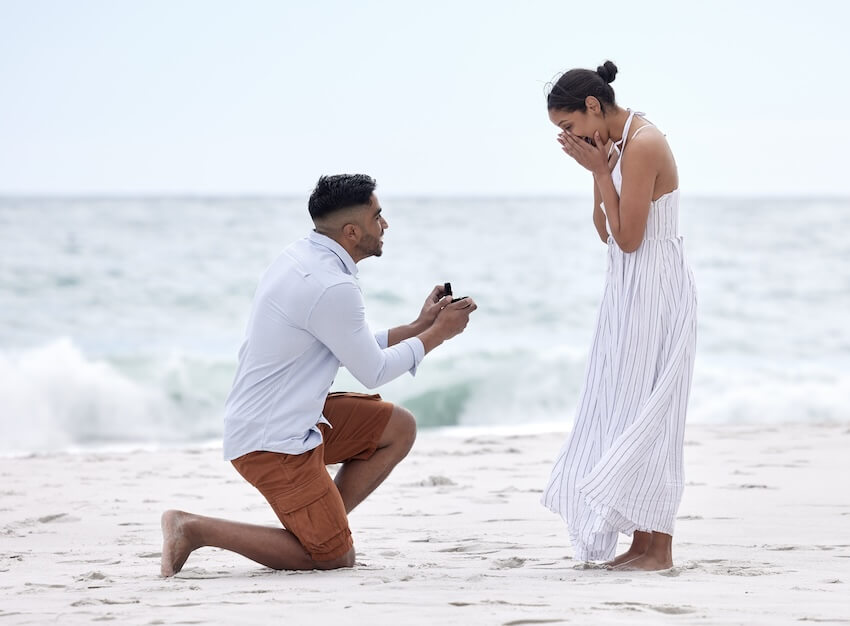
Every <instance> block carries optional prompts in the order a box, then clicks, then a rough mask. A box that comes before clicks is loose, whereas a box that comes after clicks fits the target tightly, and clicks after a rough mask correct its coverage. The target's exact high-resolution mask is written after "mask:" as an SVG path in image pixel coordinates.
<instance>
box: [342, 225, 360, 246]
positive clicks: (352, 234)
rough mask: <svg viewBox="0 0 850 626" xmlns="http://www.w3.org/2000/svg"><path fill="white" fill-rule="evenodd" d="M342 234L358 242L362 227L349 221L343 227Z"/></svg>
mask: <svg viewBox="0 0 850 626" xmlns="http://www.w3.org/2000/svg"><path fill="white" fill-rule="evenodd" d="M342 236H343V237H345V238H346V239H348V240H350V241H352V242H355V243H356V242H357V241H358V240H359V239H360V228H359V227H358V226H357V224H353V223H351V222H349V223H348V224H345V225H344V226H343V227H342Z"/></svg>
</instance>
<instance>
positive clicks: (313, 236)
mask: <svg viewBox="0 0 850 626" xmlns="http://www.w3.org/2000/svg"><path fill="white" fill-rule="evenodd" d="M307 238H308V239H309V240H310V241H312V242H313V243H317V244H319V245H320V246H323V247H325V248H327V249H328V250H330V251H331V252H333V253H334V254H335V255H337V256H338V257H339V260H340V261H342V264H343V265H344V266H345V269H346V270H348V273H349V274H351V275H352V276H354V278H357V264H356V263H355V262H354V259H352V258H351V255H350V254H348V252H346V250H345V248H343V247H342V246H341V245H339V243H337V242H336V241H334V240H333V239H331V238H330V237H328V236H327V235H322V234H320V233H317V232H316V231H315V230H313V231H310V234H309V235H308V236H307Z"/></svg>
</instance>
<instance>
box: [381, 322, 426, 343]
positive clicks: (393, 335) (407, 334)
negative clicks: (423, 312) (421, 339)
mask: <svg viewBox="0 0 850 626" xmlns="http://www.w3.org/2000/svg"><path fill="white" fill-rule="evenodd" d="M424 330H426V326H425V325H423V324H421V323H420V322H412V323H411V324H405V325H404V326H396V327H395V328H391V329H390V330H388V331H387V346H388V347H389V346H394V345H396V344H397V343H401V342H402V341H404V340H405V339H410V338H411V337H416V336H417V335H418V334H420V333H421V332H423V331H424Z"/></svg>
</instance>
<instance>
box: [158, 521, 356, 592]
mask: <svg viewBox="0 0 850 626" xmlns="http://www.w3.org/2000/svg"><path fill="white" fill-rule="evenodd" d="M204 546H211V547H216V548H223V549H225V550H230V551H231V552H236V553H238V554H241V555H242V556H245V557H248V558H249V559H251V560H252V561H256V562H257V563H260V564H261V565H265V566H266V567H271V568H272V569H285V570H312V569H336V568H339V567H352V566H353V565H354V548H351V549H350V550H349V551H348V552H347V553H346V554H344V555H343V556H341V557H339V558H336V559H333V560H330V561H316V560H314V559H312V558H311V557H310V555H309V554H308V553H307V551H306V550H305V549H304V547H303V546H302V545H301V543H300V542H299V541H298V539H296V538H295V535H293V534H292V533H291V532H289V531H288V530H284V529H282V528H272V527H270V526H258V525H255V524H243V523H241V522H231V521H229V520H224V519H217V518H213V517H204V516H202V515H194V514H192V513H184V512H183V511H166V512H165V513H163V514H162V564H161V573H162V575H163V576H173V575H174V574H176V573H177V572H179V571H180V570H181V569H182V567H183V564H184V563H185V562H186V559H187V558H189V555H190V554H191V553H192V552H193V551H194V550H197V549H198V548H201V547H204Z"/></svg>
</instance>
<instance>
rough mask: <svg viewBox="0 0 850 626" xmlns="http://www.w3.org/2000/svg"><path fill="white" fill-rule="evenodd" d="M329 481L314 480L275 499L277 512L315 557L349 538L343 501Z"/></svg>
mask: <svg viewBox="0 0 850 626" xmlns="http://www.w3.org/2000/svg"><path fill="white" fill-rule="evenodd" d="M329 482H330V477H328V478H327V480H324V479H317V480H313V481H311V482H310V483H307V484H306V485H303V486H302V487H300V488H298V489H293V490H290V491H287V492H286V493H282V494H280V495H278V496H277V497H276V498H275V499H274V508H275V512H276V513H277V514H278V517H279V518H280V520H281V522H283V525H284V526H285V527H286V529H287V530H288V531H289V532H291V533H292V534H293V535H295V536H296V537H297V538H298V541H300V542H301V545H302V546H304V548H305V549H306V550H307V552H309V553H310V555H311V556H312V557H313V558H317V557H319V558H320V557H321V555H322V554H326V553H328V552H331V551H333V550H336V549H338V548H339V545H340V540H342V539H346V540H347V538H348V537H349V536H350V531H349V530H348V518H347V516H346V515H345V508H344V505H343V504H342V498H341V497H340V496H339V494H338V493H332V492H331V489H330V485H329V484H328V483H329Z"/></svg>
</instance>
